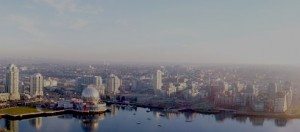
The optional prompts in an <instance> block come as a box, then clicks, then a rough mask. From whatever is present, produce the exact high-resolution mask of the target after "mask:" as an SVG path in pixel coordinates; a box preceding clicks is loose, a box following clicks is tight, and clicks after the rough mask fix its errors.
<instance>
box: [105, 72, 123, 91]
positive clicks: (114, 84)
mask: <svg viewBox="0 0 300 132" xmlns="http://www.w3.org/2000/svg"><path fill="white" fill-rule="evenodd" d="M121 83H122V82H121V79H119V77H117V76H116V75H114V74H111V75H110V76H109V78H108V83H107V92H108V94H118V93H119V92H120V91H119V88H120V86H121Z"/></svg>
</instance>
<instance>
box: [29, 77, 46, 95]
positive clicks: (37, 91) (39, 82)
mask: <svg viewBox="0 0 300 132" xmlns="http://www.w3.org/2000/svg"><path fill="white" fill-rule="evenodd" d="M43 88H44V78H43V76H42V75H41V74H40V73H37V74H34V75H33V76H31V77H30V95H31V96H32V97H37V96H43V95H44V93H43Z"/></svg>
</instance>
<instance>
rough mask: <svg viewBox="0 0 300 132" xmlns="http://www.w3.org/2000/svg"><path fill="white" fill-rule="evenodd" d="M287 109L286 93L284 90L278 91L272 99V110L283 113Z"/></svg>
mask: <svg viewBox="0 0 300 132" xmlns="http://www.w3.org/2000/svg"><path fill="white" fill-rule="evenodd" d="M286 110H287V100H286V94H285V93H284V92H278V93H277V94H276V97H275V101H274V112H276V113H283V112H285V111H286Z"/></svg>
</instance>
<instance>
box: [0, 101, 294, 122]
mask: <svg viewBox="0 0 300 132" xmlns="http://www.w3.org/2000/svg"><path fill="white" fill-rule="evenodd" d="M107 104H109V105H125V106H128V105H131V106H134V107H140V108H148V109H150V110H151V109H159V110H161V111H163V112H170V113H172V112H173V113H176V112H194V113H199V114H207V115H217V114H228V115H232V116H233V117H261V118H286V119H300V114H286V113H257V112H242V111H234V112H233V111H232V110H217V109H212V110H203V109H188V108H187V109H165V108H162V107H155V106H151V105H143V104H133V103H130V104H125V103H121V102H107ZM106 112H110V109H106V110H105V111H99V112H84V111H77V110H71V109H66V110H53V111H43V112H34V113H26V114H20V115H10V114H0V119H2V118H5V119H10V120H22V119H29V118H34V117H48V116H56V115H63V114H75V115H85V114H86V115H90V114H103V113H106Z"/></svg>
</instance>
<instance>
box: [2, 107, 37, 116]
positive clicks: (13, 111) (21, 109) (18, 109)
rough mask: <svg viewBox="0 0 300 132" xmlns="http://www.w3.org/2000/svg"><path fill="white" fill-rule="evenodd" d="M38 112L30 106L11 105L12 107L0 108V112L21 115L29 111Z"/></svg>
mask: <svg viewBox="0 0 300 132" xmlns="http://www.w3.org/2000/svg"><path fill="white" fill-rule="evenodd" d="M36 112H39V111H38V110H37V109H36V108H31V107H12V108H4V109H0V114H8V115H22V114H29V113H36Z"/></svg>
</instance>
